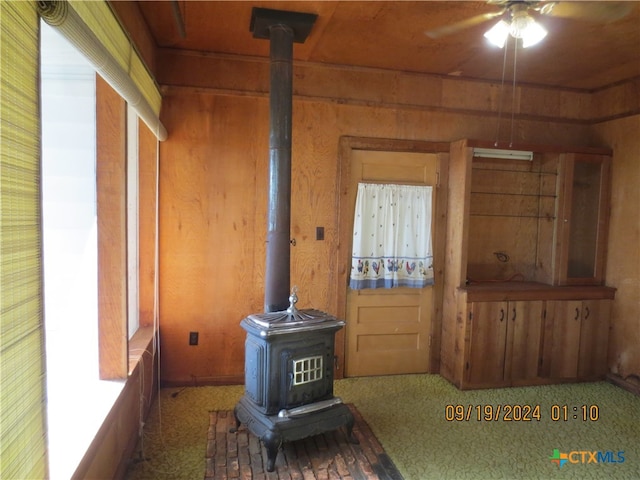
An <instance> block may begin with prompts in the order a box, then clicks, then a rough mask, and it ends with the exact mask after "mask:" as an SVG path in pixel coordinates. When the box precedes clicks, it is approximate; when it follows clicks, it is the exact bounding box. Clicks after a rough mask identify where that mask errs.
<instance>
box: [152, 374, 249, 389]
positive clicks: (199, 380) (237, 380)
mask: <svg viewBox="0 0 640 480" xmlns="http://www.w3.org/2000/svg"><path fill="white" fill-rule="evenodd" d="M243 384H244V376H242V375H223V376H216V377H196V376H194V377H192V378H190V379H184V380H166V379H163V380H162V382H161V386H162V388H177V387H205V386H215V387H219V386H223V385H243Z"/></svg>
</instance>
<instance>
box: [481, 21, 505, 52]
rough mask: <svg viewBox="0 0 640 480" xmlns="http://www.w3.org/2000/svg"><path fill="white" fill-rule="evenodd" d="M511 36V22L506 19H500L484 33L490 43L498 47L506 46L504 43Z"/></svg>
mask: <svg viewBox="0 0 640 480" xmlns="http://www.w3.org/2000/svg"><path fill="white" fill-rule="evenodd" d="M508 36H509V24H508V23H507V22H505V21H504V20H500V21H499V22H498V23H496V24H495V25H494V26H493V27H491V28H490V29H489V30H487V32H486V33H485V34H484V37H485V38H486V39H487V40H489V43H491V44H492V45H495V46H496V47H500V48H504V44H505V43H506V41H507V37H508Z"/></svg>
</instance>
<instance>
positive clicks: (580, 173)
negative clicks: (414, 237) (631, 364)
mask: <svg viewBox="0 0 640 480" xmlns="http://www.w3.org/2000/svg"><path fill="white" fill-rule="evenodd" d="M487 147H489V146H488V145H486V144H483V143H482V142H473V141H469V140H463V141H460V142H455V143H453V144H452V146H451V153H450V171H449V180H450V181H449V202H448V211H447V240H446V241H447V249H446V250H447V257H446V265H445V293H444V305H443V324H442V349H441V373H442V375H443V376H444V377H445V378H447V379H449V380H450V381H451V382H453V383H454V384H455V385H457V386H458V387H459V388H488V387H500V386H510V385H533V384H543V383H556V382H564V381H577V380H593V379H598V378H602V377H603V376H604V375H605V374H606V372H607V346H608V337H609V335H608V332H609V328H610V325H609V311H610V308H611V301H612V300H613V298H614V294H615V289H614V288H611V287H607V286H605V285H604V281H605V279H604V267H605V264H606V248H605V247H606V239H607V226H608V219H607V215H608V198H609V187H608V185H609V169H610V161H611V156H610V152H608V151H606V150H602V149H582V150H579V151H566V150H565V149H562V148H556V147H539V146H535V147H531V146H526V147H523V146H518V147H513V148H512V149H507V150H508V151H499V150H493V151H495V156H492V155H491V154H490V155H487V154H486V148H487ZM478 148H482V149H483V150H484V151H483V155H482V156H478V157H476V156H474V152H475V151H476V149H478ZM511 150H518V151H519V152H518V153H519V154H521V153H522V151H529V152H530V154H529V156H528V158H526V159H525V155H518V156H517V158H513V157H512V156H510V154H509V153H510V152H511Z"/></svg>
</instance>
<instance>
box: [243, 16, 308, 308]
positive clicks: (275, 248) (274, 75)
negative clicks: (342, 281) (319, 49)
mask: <svg viewBox="0 0 640 480" xmlns="http://www.w3.org/2000/svg"><path fill="white" fill-rule="evenodd" d="M316 17H317V16H316V15H315V14H309V13H297V12H286V11H280V10H270V9H265V8H254V9H253V10H252V13H251V25H250V29H251V31H252V32H253V36H254V37H255V38H267V39H269V40H270V48H269V52H270V54H269V55H270V60H271V62H270V67H271V74H270V82H271V83H270V91H269V198H268V206H267V246H266V256H267V258H266V270H265V289H264V309H265V312H278V311H282V310H286V309H287V307H288V306H289V291H290V264H291V250H290V249H291V244H290V232H291V123H292V122H291V117H292V110H293V108H292V104H293V43H294V42H298V43H303V42H304V41H305V39H306V38H307V36H308V35H309V32H310V31H311V28H312V27H313V24H314V22H315V20H316Z"/></svg>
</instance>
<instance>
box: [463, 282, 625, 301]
mask: <svg viewBox="0 0 640 480" xmlns="http://www.w3.org/2000/svg"><path fill="white" fill-rule="evenodd" d="M458 290H460V291H461V292H466V296H467V302H469V303H471V302H494V301H496V302H499V301H509V300H582V299H613V298H614V295H615V292H616V289H615V288H612V287H606V286H583V285H580V286H578V285H573V286H563V287H558V286H554V285H547V284H545V283H537V282H478V283H472V284H469V285H466V286H464V287H460V288H459V289H458Z"/></svg>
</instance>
